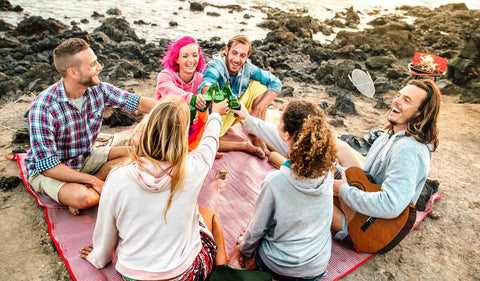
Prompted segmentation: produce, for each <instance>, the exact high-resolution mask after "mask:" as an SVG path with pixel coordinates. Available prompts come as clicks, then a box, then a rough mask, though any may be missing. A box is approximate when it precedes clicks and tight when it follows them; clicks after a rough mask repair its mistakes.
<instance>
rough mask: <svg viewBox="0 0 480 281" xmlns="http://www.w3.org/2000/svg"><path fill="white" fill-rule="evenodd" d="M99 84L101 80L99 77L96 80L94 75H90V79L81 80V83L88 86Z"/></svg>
mask: <svg viewBox="0 0 480 281" xmlns="http://www.w3.org/2000/svg"><path fill="white" fill-rule="evenodd" d="M98 84H100V81H99V80H98V79H96V80H94V77H89V78H88V79H85V80H82V81H80V85H82V86H85V87H87V88H89V87H93V86H97V85H98Z"/></svg>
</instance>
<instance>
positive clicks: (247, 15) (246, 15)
mask: <svg viewBox="0 0 480 281" xmlns="http://www.w3.org/2000/svg"><path fill="white" fill-rule="evenodd" d="M253 17H254V16H252V15H249V14H244V15H243V18H244V19H249V18H253Z"/></svg>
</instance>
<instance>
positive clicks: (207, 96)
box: [198, 85, 215, 112]
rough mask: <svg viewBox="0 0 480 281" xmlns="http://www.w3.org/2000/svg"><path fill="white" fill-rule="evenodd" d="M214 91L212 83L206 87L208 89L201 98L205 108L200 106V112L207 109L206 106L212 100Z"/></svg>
mask: <svg viewBox="0 0 480 281" xmlns="http://www.w3.org/2000/svg"><path fill="white" fill-rule="evenodd" d="M214 91H215V87H214V86H213V85H212V86H210V88H208V91H207V92H206V93H205V94H203V95H202V97H203V99H204V100H205V103H206V105H205V108H202V109H198V110H199V111H201V112H205V111H206V110H207V108H208V107H209V106H210V103H211V102H212V100H213V93H214Z"/></svg>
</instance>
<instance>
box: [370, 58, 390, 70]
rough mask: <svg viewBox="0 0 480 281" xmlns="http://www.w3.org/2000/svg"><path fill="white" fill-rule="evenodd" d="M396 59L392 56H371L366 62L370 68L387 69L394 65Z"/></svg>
mask: <svg viewBox="0 0 480 281" xmlns="http://www.w3.org/2000/svg"><path fill="white" fill-rule="evenodd" d="M393 61H394V59H392V58H390V57H380V56H378V57H377V56H376V57H369V58H368V59H367V61H366V62H365V66H366V67H367V68H368V69H370V70H382V69H384V70H386V69H387V68H388V67H390V66H392V64H393Z"/></svg>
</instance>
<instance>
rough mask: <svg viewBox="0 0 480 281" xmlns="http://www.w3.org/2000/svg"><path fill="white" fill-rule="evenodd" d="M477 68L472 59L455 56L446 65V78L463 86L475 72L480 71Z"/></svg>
mask: <svg viewBox="0 0 480 281" xmlns="http://www.w3.org/2000/svg"><path fill="white" fill-rule="evenodd" d="M478 68H479V66H478V65H476V64H475V62H474V61H472V60H469V59H462V58H461V57H456V58H454V59H452V60H451V61H449V63H448V65H447V78H448V79H451V80H452V81H453V83H455V84H457V85H459V86H465V85H466V84H467V83H468V81H470V80H471V79H472V78H474V77H475V72H477V73H480V72H479V69H478Z"/></svg>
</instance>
